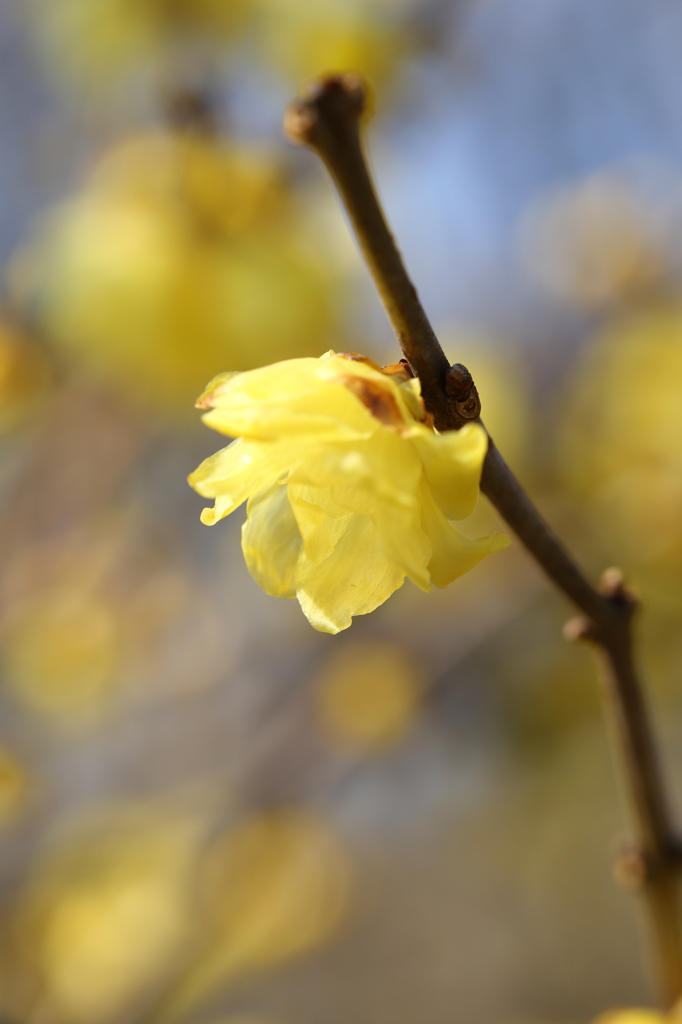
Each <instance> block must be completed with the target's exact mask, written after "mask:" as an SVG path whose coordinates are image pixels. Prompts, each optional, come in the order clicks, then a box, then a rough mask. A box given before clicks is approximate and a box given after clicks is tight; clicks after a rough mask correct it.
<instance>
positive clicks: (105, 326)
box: [13, 133, 335, 415]
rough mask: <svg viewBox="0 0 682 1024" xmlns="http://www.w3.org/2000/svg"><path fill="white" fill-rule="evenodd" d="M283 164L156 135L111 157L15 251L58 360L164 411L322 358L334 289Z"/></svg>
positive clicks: (24, 287) (22, 290) (20, 297)
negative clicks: (304, 359)
mask: <svg viewBox="0 0 682 1024" xmlns="http://www.w3.org/2000/svg"><path fill="white" fill-rule="evenodd" d="M304 222H305V218H304V217H303V218H302V217H301V216H300V215H299V214H298V213H297V211H296V209H295V198H294V196H293V193H292V192H291V190H290V188H289V187H288V186H287V185H286V183H285V181H284V179H283V176H282V173H281V167H280V164H279V162H278V160H276V159H275V158H274V157H273V156H272V154H271V153H270V152H268V151H264V150H260V149H257V148H249V147H245V146H240V145H236V144H228V143H222V142H219V141H218V140H216V139H214V138H212V137H210V136H206V137H201V136H194V135H187V134H183V133H157V134H149V135H143V136H139V137H136V138H133V139H128V140H127V141H124V142H122V143H121V144H119V145H117V146H115V147H113V148H112V149H111V150H109V151H108V152H107V153H106V154H105V155H104V157H103V158H102V159H101V160H100V162H99V163H98V165H97V166H96V167H95V169H94V171H93V172H92V174H91V176H90V178H89V179H88V181H87V182H86V184H85V187H84V188H83V189H82V191H81V192H80V193H79V194H78V195H76V196H75V197H74V198H72V199H71V200H69V201H67V202H65V203H63V204H61V205H60V206H59V207H57V208H56V209H54V210H53V211H52V212H51V214H50V215H49V216H47V217H46V218H45V219H44V220H43V222H42V225H40V226H39V228H38V230H37V232H36V235H35V237H34V239H33V241H32V242H29V243H28V244H27V245H26V246H25V247H24V249H23V250H22V251H21V253H20V254H18V256H17V258H16V260H15V264H14V271H13V287H14V291H15V295H16V298H17V301H19V302H20V303H22V304H26V305H27V306H30V307H31V308H35V307H37V309H38V313H39V316H40V318H41V321H42V325H43V328H44V331H45V334H46V336H47V338H48V340H49V341H50V342H51V343H52V344H53V345H54V346H55V348H57V349H58V350H59V352H60V353H61V355H62V356H63V357H65V358H66V359H67V360H68V361H69V362H71V363H73V364H74V365H76V366H80V367H84V368H85V369H87V371H88V372H89V373H90V374H92V375H95V376H96V377H97V378H99V380H101V381H102V382H104V383H105V384H106V386H107V387H117V388H118V389H119V390H121V391H123V392H124V393H125V394H126V395H127V396H128V397H129V398H132V399H133V400H135V401H137V402H138V403H143V404H144V405H145V407H147V408H149V407H151V408H153V409H155V410H156V411H160V410H164V411H174V412H180V413H182V414H186V415H190V414H191V405H192V403H193V401H194V398H195V397H196V395H197V394H198V393H199V392H200V391H201V390H202V389H203V387H204V386H205V384H206V381H207V380H209V379H210V378H211V377H213V376H214V375H215V373H216V371H217V370H219V369H221V368H225V367H230V368H235V369H242V370H243V369H248V368H250V367H253V366H254V365H257V364H258V363H261V362H264V361H268V360H269V359H273V358H277V357H279V358H282V357H286V356H287V355H303V354H307V353H312V352H313V351H318V349H319V347H320V345H322V346H324V343H325V341H327V343H328V340H329V339H328V338H327V335H328V333H329V332H330V331H331V330H332V323H333V320H334V316H335V313H334V311H333V298H332V296H333V280H332V272H331V268H327V267H325V266H323V265H322V263H321V261H320V260H319V259H318V258H317V255H316V254H315V253H314V251H313V249H312V246H310V247H309V246H308V243H307V241H306V236H305V231H306V229H305V228H304V227H302V225H303V224H304Z"/></svg>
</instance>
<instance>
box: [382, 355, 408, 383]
mask: <svg viewBox="0 0 682 1024" xmlns="http://www.w3.org/2000/svg"><path fill="white" fill-rule="evenodd" d="M381 372H382V373H383V374H384V376H386V377H390V378H391V380H395V381H397V382H398V383H399V384H406V383H407V381H408V380H412V378H413V377H414V374H413V373H412V369H411V367H410V364H409V363H408V361H407V359H401V360H400V362H399V363H389V364H388V366H382V367H381Z"/></svg>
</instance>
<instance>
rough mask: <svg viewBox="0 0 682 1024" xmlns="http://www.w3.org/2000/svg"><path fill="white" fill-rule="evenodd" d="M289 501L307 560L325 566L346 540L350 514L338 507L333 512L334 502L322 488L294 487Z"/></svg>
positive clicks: (291, 487)
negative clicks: (342, 539)
mask: <svg viewBox="0 0 682 1024" xmlns="http://www.w3.org/2000/svg"><path fill="white" fill-rule="evenodd" d="M289 500H290V502H291V507H292V509H293V514H294V517H295V519H296V522H297V524H298V529H299V531H300V535H301V537H302V538H303V550H304V552H305V556H306V558H307V560H308V561H309V562H312V563H314V564H317V563H318V562H322V561H323V560H324V559H325V558H327V557H328V556H329V555H331V553H332V552H333V550H334V547H335V546H336V544H337V542H338V541H339V540H340V538H341V537H342V536H343V534H344V532H345V530H346V527H347V526H348V523H349V522H350V518H351V516H350V513H349V512H348V511H347V510H345V509H340V508H338V506H335V507H334V508H333V509H332V510H331V511H330V502H329V501H328V500H327V496H326V495H325V493H324V491H323V490H322V488H313V487H305V486H300V485H299V486H297V485H296V484H290V485H289Z"/></svg>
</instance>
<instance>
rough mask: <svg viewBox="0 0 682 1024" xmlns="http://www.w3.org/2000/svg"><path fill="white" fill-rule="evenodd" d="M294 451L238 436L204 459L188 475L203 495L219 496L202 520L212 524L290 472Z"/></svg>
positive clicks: (281, 445)
mask: <svg viewBox="0 0 682 1024" xmlns="http://www.w3.org/2000/svg"><path fill="white" fill-rule="evenodd" d="M293 454H294V453H292V446H291V445H286V444H275V443H272V442H271V443H269V444H267V443H259V442H253V441H244V440H242V439H241V438H238V439H237V440H236V441H233V442H232V444H229V445H228V446H227V448H222V449H221V450H220V451H219V452H216V453H215V455H210V456H209V457H208V458H207V459H204V461H203V462H202V463H201V465H200V466H199V467H198V469H195V471H194V472H193V473H191V474H190V476H189V477H188V478H187V479H188V480H189V482H190V484H191V486H192V487H193V488H194V490H195V491H197V492H198V493H199V494H201V495H202V497H204V498H215V499H216V502H215V506H214V508H213V509H209V508H205V509H204V510H203V512H202V514H201V521H202V522H203V523H207V524H208V525H209V526H211V525H212V524H213V523H216V522H217V521H218V520H219V519H222V518H223V517H224V516H227V515H229V514H230V512H233V511H234V510H235V509H236V508H237V507H238V506H239V505H241V503H242V502H243V501H246V499H247V498H248V497H249V496H250V495H251V494H254V493H255V492H256V491H260V490H262V489H263V488H264V487H268V486H270V485H271V484H273V483H274V482H275V480H277V478H278V477H280V476H282V474H283V473H285V472H286V470H287V469H288V467H289V465H290V464H291V460H292V455H293Z"/></svg>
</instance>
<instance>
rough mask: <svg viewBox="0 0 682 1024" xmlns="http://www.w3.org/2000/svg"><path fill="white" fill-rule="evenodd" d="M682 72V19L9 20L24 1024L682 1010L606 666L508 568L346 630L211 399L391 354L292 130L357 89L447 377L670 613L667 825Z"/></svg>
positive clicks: (497, 559) (599, 7) (5, 579)
mask: <svg viewBox="0 0 682 1024" xmlns="http://www.w3.org/2000/svg"><path fill="white" fill-rule="evenodd" d="M681 51H682V8H681V7H680V6H679V5H678V4H677V3H675V2H673V0H648V2H647V3H646V4H645V3H642V2H641V0H450V2H448V0H317V2H310V0H309V2H307V3H306V2H304V0H0V139H1V140H2V146H1V147H0V258H1V259H2V290H1V297H0V431H1V434H0V448H1V457H0V492H1V496H2V502H1V509H0V559H1V562H2V571H1V574H0V668H1V673H2V684H1V690H0V707H1V710H2V718H1V727H0V830H1V832H2V836H1V844H0V850H1V852H0V900H1V902H2V914H1V915H0V917H1V924H0V1020H1V1021H2V1024H19V1022H28V1024H172V1022H179V1024H348V1022H352V1024H415V1022H417V1021H419V1022H420V1024H451V1022H453V1021H455V1022H462V1024H551V1022H556V1024H563V1022H566V1024H568V1022H577V1021H588V1020H590V1018H591V1017H592V1016H594V1015H595V1014H596V1013H598V1012H600V1011H601V1010H603V1009H605V1008H606V1007H608V1006H613V1005H619V1004H620V1005H623V1004H628V1003H635V1004H636V1003H645V1002H648V1001H650V1000H651V999H652V998H653V990H652V988H651V983H650V977H649V972H648V968H647V961H646V953H645V945H646V943H645V939H646V936H645V935H644V934H643V932H642V928H641V921H640V919H639V915H638V913H637V907H636V905H635V903H634V901H633V899H632V897H631V896H629V895H627V894H625V893H623V892H621V891H619V890H618V889H617V888H616V887H615V885H614V883H613V881H612V877H611V860H612V856H613V852H614V850H615V849H616V847H617V844H618V842H619V841H620V838H621V837H622V836H623V834H624V833H625V832H626V827H625V818H624V814H623V809H622V806H621V801H620V797H619V792H618V785H617V780H616V776H615V774H614V771H613V766H612V761H611V757H610V752H609V748H608V741H607V737H606V735H605V731H604V728H603V724H602V720H601V716H600V709H599V701H598V693H597V687H596V678H595V672H594V669H593V665H592V661H591V659H590V656H589V653H588V652H586V651H584V650H581V649H574V648H571V647H569V646H568V645H566V644H565V643H564V642H563V641H562V639H561V626H562V623H563V621H564V620H565V619H566V618H567V617H568V615H569V614H570V610H569V609H568V608H567V606H566V605H565V603H564V602H563V600H562V599H561V598H559V597H558V596H556V595H555V594H553V593H552V591H551V590H550V589H549V587H548V585H547V584H546V583H545V582H544V580H543V578H542V577H541V575H540V573H539V572H538V570H537V569H536V568H535V567H534V565H532V564H531V563H530V561H529V560H528V559H527V558H526V557H525V556H524V554H523V552H521V551H520V550H519V549H518V547H517V546H516V545H514V546H513V547H512V549H510V550H508V551H505V552H503V553H501V554H498V555H496V556H494V557H493V558H491V559H489V560H488V561H487V562H486V563H484V564H483V565H482V566H480V567H479V568H478V569H477V570H475V571H474V572H473V573H472V574H470V575H467V576H466V577H464V578H463V579H461V580H459V581H458V582H456V583H455V584H453V585H451V586H450V587H449V588H448V589H447V590H445V591H443V592H434V593H433V594H431V595H425V594H423V593H421V592H419V591H417V590H416V589H415V588H413V587H412V586H411V585H410V584H406V585H405V587H404V588H403V589H402V590H401V591H399V592H398V593H397V594H396V595H394V596H393V597H392V598H391V599H390V601H389V602H388V603H387V604H386V605H384V606H383V607H382V608H381V609H379V610H378V611H377V612H376V613H374V614H373V615H371V616H369V617H367V618H359V619H357V620H356V622H355V623H354V625H353V626H352V628H351V629H350V630H349V631H347V632H346V633H343V634H341V635H339V636H337V637H330V636H326V635H321V634H317V633H315V632H314V631H313V630H312V629H311V628H310V627H309V625H308V624H307V622H306V620H305V619H304V617H303V615H302V614H301V612H300V609H299V607H298V605H297V604H296V603H295V602H290V601H278V600H275V599H273V598H269V597H267V596H266V595H265V594H264V593H262V592H261V591H260V590H259V588H258V587H257V586H256V584H255V583H254V582H253V581H252V580H251V578H250V577H249V575H248V573H247V571H246V569H245V567H244V564H243V561H242V557H241V551H240V548H239V529H240V523H241V520H242V518H243V513H242V512H238V513H235V515H234V516H232V517H231V518H230V519H229V520H227V521H223V522H221V523H220V524H218V525H217V526H216V527H215V528H213V529H208V528H206V527H204V526H202V525H201V524H200V522H199V512H200V510H201V507H202V505H203V504H204V502H202V500H201V499H200V498H199V497H198V496H197V495H196V494H194V493H193V492H192V491H191V490H190V489H189V487H188V486H187V484H186V479H185V478H186V476H187V473H188V472H190V471H191V470H193V469H194V468H195V467H196V465H197V464H198V463H199V461H200V460H201V459H202V458H203V457H205V456H206V455H208V454H210V453H211V452H213V451H215V450H216V449H217V448H218V447H220V446H221V444H222V442H221V440H220V438H219V437H218V436H217V435H216V434H214V433H212V432H211V431H209V430H208V429H206V428H205V427H203V426H202V425H201V422H200V419H199V414H198V412H197V411H196V410H195V409H194V408H193V402H194V399H195V397H196V396H197V395H198V394H199V393H200V391H201V390H202V388H203V386H204V385H205V383H206V382H207V380H208V379H209V378H211V377H212V376H214V375H215V374H216V373H218V372H220V371H223V370H228V369H230V370H231V369H248V368H250V367H254V366H258V365H261V364H263V363H267V362H270V361H273V360H275V359H280V358H289V357H294V356H299V355H319V354H321V353H322V352H324V351H325V350H326V349H328V348H330V347H334V348H336V349H337V350H340V351H345V350H354V351H360V352H364V353H365V354H367V355H369V356H371V357H372V358H374V359H376V360H378V361H383V362H392V361H394V360H395V359H396V358H397V355H398V353H397V349H396V345H395V342H394V341H393V339H392V337H391V335H390V331H389V329H388V327H387V325H386V323H385V320H384V317H383V313H382V311H381V309H380V307H379V304H378V301H377V299H376V298H375V296H374V294H373V292H372V289H371V287H370V285H369V283H368V281H367V277H366V274H365V272H364V269H363V267H362V266H361V265H360V261H359V259H358V256H357V254H356V251H355V248H354V245H353V243H352V241H351V240H350V238H349V236H348V233H347V229H346V226H345V223H344V219H343V216H342V214H341V213H340V211H339V209H338V206H337V203H336V200H335V197H334V195H333V193H332V190H331V187H330V185H329V184H328V182H327V180H326V178H325V175H324V173H323V172H322V169H321V168H320V166H318V165H317V163H316V160H315V158H314V157H313V156H312V155H311V154H309V153H307V152H303V151H298V150H295V149H294V148H293V147H291V146H289V145H288V144H287V143H286V142H285V141H284V140H283V138H282V136H281V132H280V123H281V116H282V111H283V108H284V106H285V104H286V103H287V101H288V100H289V99H291V98H292V96H293V95H295V93H296V92H297V90H298V89H299V88H300V86H301V84H302V83H303V82H304V81H305V80H306V79H308V78H309V77H310V76H312V75H314V74H317V73H320V72H324V71H328V70H334V69H345V68H352V69H356V70H360V71H362V72H363V73H365V74H366V75H367V76H368V77H369V78H370V80H371V81H372V83H373V84H374V88H375V108H376V112H375V117H374V120H373V122H372V126H371V131H370V149H371V158H372V162H373V165H374V168H375V170H376V173H377V176H378V180H379V184H380V191H381V194H382V196H383V198H384V201H385V205H386V208H387V211H388V213H389V216H390V218H391V220H392V223H393V226H394V228H395V231H396V233H397V236H398V238H399V240H400V243H401V246H402V248H403V251H404V253H405V257H406V261H407V264H408V266H409V267H410V268H411V270H412V272H413V274H414V277H415V280H416V283H417V285H418V287H419V290H420V292H421V295H422V297H423V299H424V302H425V304H426V307H427V309H428V311H429V312H430V314H431V315H432V317H433V319H434V322H435V324H436V327H437V329H438V331H439V333H440V336H441V338H442V340H443V342H444V345H445V348H446V351H447V353H448V355H449V356H450V357H451V359H452V360H453V361H454V360H458V361H462V362H465V363H466V364H467V365H468V366H469V367H470V369H471V370H472V372H473V374H474V377H475V379H476V381H477V383H478V386H479V391H480V393H481V396H482V401H483V414H484V418H485V421H486V423H487V425H488V427H489V428H490V430H491V432H492V434H493V435H494V436H495V437H496V439H497V441H498V444H499V446H500V448H501V449H502V451H503V452H504V453H505V454H506V456H507V458H508V459H509V461H510V462H511V464H512V465H513V466H514V468H515V469H516V470H517V472H518V474H519V476H520V478H521V480H522V481H523V482H524V483H525V484H526V486H527V487H528V489H529V490H530V491H531V493H532V494H533V496H534V497H535V498H536V500H537V502H538V503H539V505H540V507H541V508H542V509H543V511H544V512H545V513H546V514H547V516H548V517H549V518H550V520H551V521H552V523H554V524H555V525H556V527H557V528H558V529H559V531H560V532H562V533H563V535H564V536H565V537H566V539H567V540H568V541H569V542H570V544H571V545H572V547H573V548H574V549H575V551H576V552H577V553H579V555H580V557H581V559H582V562H583V564H584V565H585V566H586V567H587V568H588V569H589V570H590V571H591V572H593V573H597V572H599V571H600V570H601V569H603V568H605V567H606V566H608V565H611V564H614V563H616V564H618V565H620V566H621V567H622V568H623V569H624V570H625V572H626V573H627V575H628V577H629V578H630V579H631V580H632V581H633V582H634V583H635V584H636V586H637V587H638V588H639V589H640V591H641V592H642V594H643V596H644V607H643V613H642V618H641V652H640V653H641V659H642V662H643V666H644V669H645V675H646V679H647V682H648V684H649V688H650V694H651V698H652V701H653V703H654V705H655V714H656V725H657V728H658V732H659V736H660V738H661V744H662V747H663V751H664V756H665V763H666V768H667V772H668V776H669V778H670V784H671V786H672V788H673V791H674V792H675V794H676V797H677V799H678V800H679V798H680V796H682V743H681V741H682V703H681V699H680V686H679V680H680V678H681V675H682V631H681V630H680V621H681V616H682V588H681V587H680V574H681V572H682V531H681V529H680V524H681V522H682V446H681V444H680V442H681V441H682V128H681V125H682V63H681V62H680V52H681ZM465 528H466V529H470V530H471V531H472V532H477V533H481V532H488V531H489V530H490V529H499V528H500V524H499V523H496V522H495V520H494V516H493V514H492V512H491V511H490V509H489V508H488V507H487V506H486V503H485V501H484V500H482V501H481V506H480V508H479V510H478V511H477V513H476V515H475V516H474V518H473V520H472V521H471V522H470V523H468V524H465ZM678 810H679V806H678Z"/></svg>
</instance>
